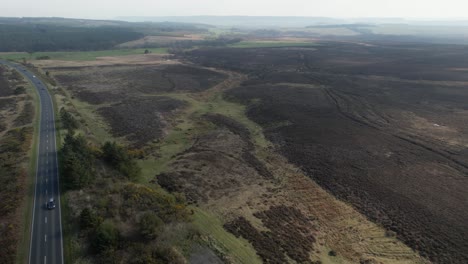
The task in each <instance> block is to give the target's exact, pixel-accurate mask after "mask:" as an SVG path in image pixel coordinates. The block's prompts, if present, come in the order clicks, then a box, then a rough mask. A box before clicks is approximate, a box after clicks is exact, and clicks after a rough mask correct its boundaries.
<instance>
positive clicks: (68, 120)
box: [60, 107, 79, 134]
mask: <svg viewBox="0 0 468 264" xmlns="http://www.w3.org/2000/svg"><path fill="white" fill-rule="evenodd" d="M60 120H61V121H62V126H63V128H65V129H66V130H68V131H69V133H71V134H73V130H75V129H77V128H78V127H79V123H78V121H76V119H75V117H73V116H72V115H71V114H70V113H69V112H67V110H65V109H64V108H63V107H62V108H61V109H60Z"/></svg>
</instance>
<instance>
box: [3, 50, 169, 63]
mask: <svg viewBox="0 0 468 264" xmlns="http://www.w3.org/2000/svg"><path fill="white" fill-rule="evenodd" d="M148 50H149V51H151V53H154V54H164V53H167V49H166V48H154V49H148ZM144 52H145V49H115V50H100V51H53V52H52V51H51V52H34V53H27V52H4V53H0V58H2V59H7V60H22V59H23V58H25V59H26V60H36V59H37V58H38V57H44V56H47V57H49V58H50V59H51V60H67V61H93V60H96V58H98V57H116V56H125V55H135V54H144Z"/></svg>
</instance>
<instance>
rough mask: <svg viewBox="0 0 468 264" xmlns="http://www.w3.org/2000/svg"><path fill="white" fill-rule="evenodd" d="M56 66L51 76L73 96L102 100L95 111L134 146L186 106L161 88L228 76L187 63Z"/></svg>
mask: <svg viewBox="0 0 468 264" xmlns="http://www.w3.org/2000/svg"><path fill="white" fill-rule="evenodd" d="M56 70H57V71H56V72H55V73H54V77H55V78H56V79H57V81H58V82H59V83H60V84H61V85H64V86H66V87H67V90H69V91H71V93H72V95H73V96H76V98H78V99H80V100H82V101H85V102H88V103H90V104H94V105H100V104H106V105H105V106H102V107H99V108H98V110H97V112H98V113H99V114H100V115H102V116H103V117H104V118H105V120H106V121H107V122H108V123H109V125H110V127H111V132H112V134H113V135H114V136H116V137H125V138H126V139H127V140H129V141H131V142H132V144H133V146H134V147H142V146H144V145H146V144H148V143H149V142H151V141H153V140H158V139H160V138H161V137H162V136H163V135H164V130H167V129H168V128H169V127H170V123H169V122H168V121H167V119H170V118H171V116H172V115H173V114H174V113H176V111H177V110H179V109H183V108H184V107H185V106H187V104H186V103H185V102H183V101H181V100H178V99H174V98H170V97H167V96H160V94H161V93H166V92H183V93H185V92H201V91H204V90H206V89H209V88H211V87H213V86H214V85H216V84H218V83H219V82H221V81H223V80H224V79H225V78H226V76H225V75H224V74H220V73H217V72H214V71H211V70H207V69H203V68H197V67H193V66H185V65H170V66H112V67H99V68H93V67H85V68H82V69H80V71H79V72H70V69H56ZM62 71H63V72H62ZM135 113H138V114H135Z"/></svg>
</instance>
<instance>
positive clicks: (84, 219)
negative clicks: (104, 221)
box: [80, 208, 101, 229]
mask: <svg viewBox="0 0 468 264" xmlns="http://www.w3.org/2000/svg"><path fill="white" fill-rule="evenodd" d="M100 222H101V219H100V218H99V216H98V215H97V214H96V213H95V212H94V211H92V210H91V209H89V208H85V209H83V210H82V211H81V213H80V227H81V228H82V229H91V228H96V227H97V226H98V225H99V224H100Z"/></svg>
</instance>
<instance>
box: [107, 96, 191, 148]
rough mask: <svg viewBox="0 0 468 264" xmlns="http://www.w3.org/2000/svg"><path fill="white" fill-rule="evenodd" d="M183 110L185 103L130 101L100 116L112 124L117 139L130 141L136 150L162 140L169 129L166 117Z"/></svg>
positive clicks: (148, 100)
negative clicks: (122, 138)
mask: <svg viewBox="0 0 468 264" xmlns="http://www.w3.org/2000/svg"><path fill="white" fill-rule="evenodd" d="M183 106H185V103H184V102H183V101H180V100H177V99H172V98H169V97H164V96H158V97H152V98H140V99H136V98H135V99H129V100H126V101H123V102H121V103H117V104H114V105H112V106H109V107H103V108H100V109H99V113H100V114H101V115H102V116H103V117H104V118H105V119H106V120H108V122H109V124H110V126H111V132H112V134H113V135H115V136H117V137H126V138H127V139H128V140H130V141H131V142H133V145H134V146H135V147H141V146H143V145H144V144H146V143H148V142H150V141H152V140H155V139H159V138H161V137H162V136H163V133H164V132H163V129H164V128H165V127H166V123H165V122H166V121H165V116H166V115H170V114H171V113H172V112H173V111H175V110H177V109H179V108H181V107H183ZM135 113H138V114H135Z"/></svg>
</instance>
